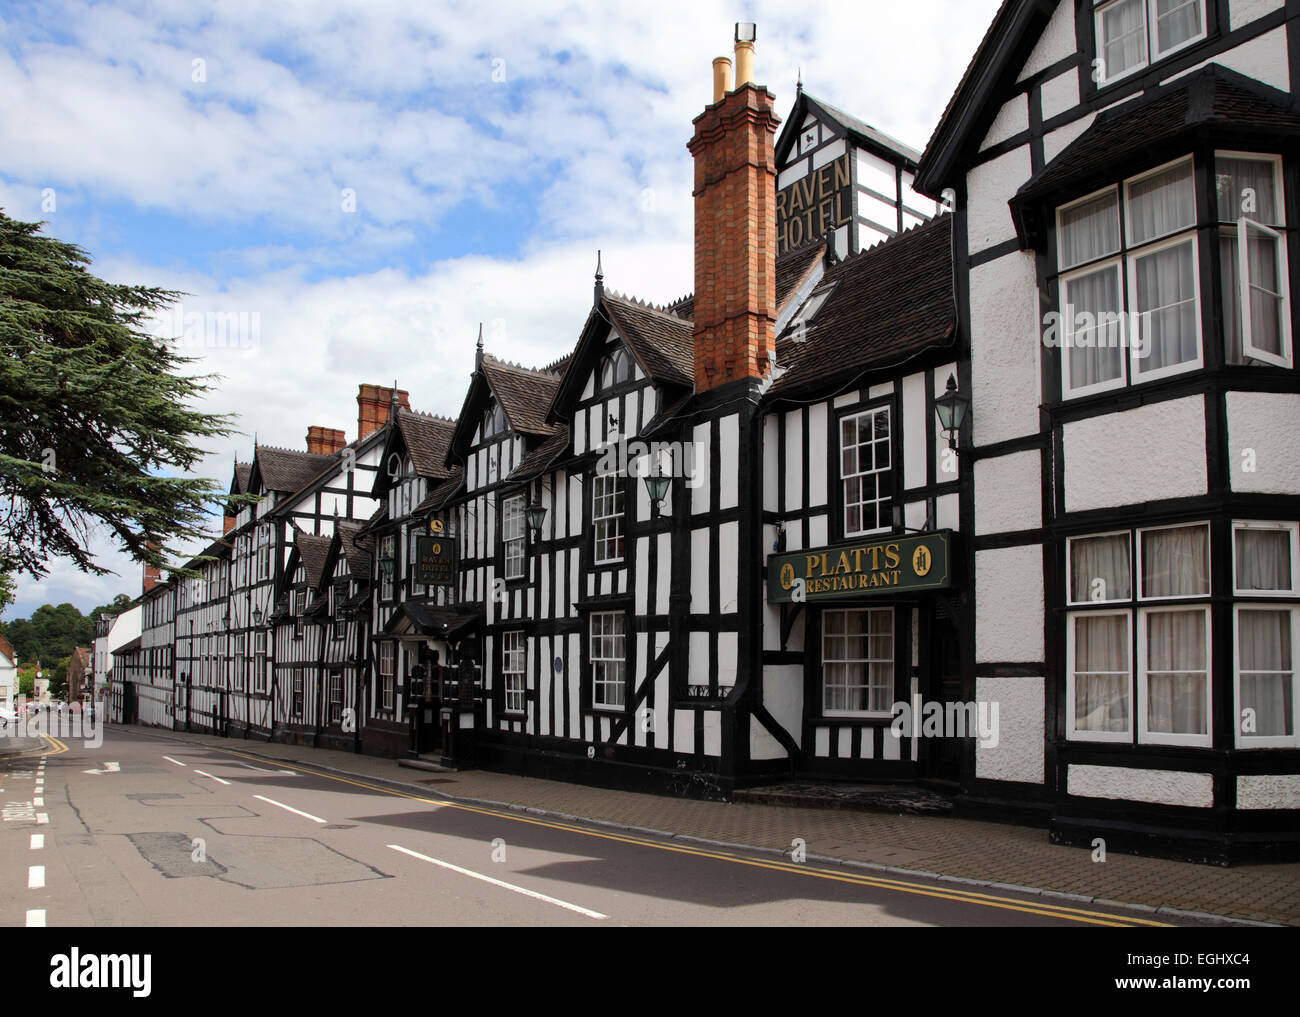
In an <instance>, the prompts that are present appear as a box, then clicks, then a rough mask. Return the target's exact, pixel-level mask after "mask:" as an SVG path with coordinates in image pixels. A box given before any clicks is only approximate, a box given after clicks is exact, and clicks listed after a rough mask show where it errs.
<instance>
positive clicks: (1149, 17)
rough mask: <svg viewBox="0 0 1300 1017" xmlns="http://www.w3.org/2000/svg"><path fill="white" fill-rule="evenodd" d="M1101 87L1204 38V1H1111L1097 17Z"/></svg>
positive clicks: (1099, 82)
mask: <svg viewBox="0 0 1300 1017" xmlns="http://www.w3.org/2000/svg"><path fill="white" fill-rule="evenodd" d="M1094 24H1095V30H1096V40H1097V61H1098V63H1097V65H1096V66H1097V74H1096V80H1097V82H1098V84H1101V85H1107V84H1110V83H1111V82H1112V81H1117V80H1119V79H1120V78H1123V77H1127V76H1128V75H1130V74H1133V73H1134V72H1136V71H1139V70H1141V69H1142V68H1143V67H1146V66H1147V65H1148V64H1151V63H1154V62H1155V61H1157V60H1163V59H1164V58H1165V57H1167V56H1169V55H1171V54H1173V53H1176V52H1178V51H1179V50H1180V49H1183V48H1185V47H1187V46H1190V45H1191V44H1192V43H1194V42H1197V41H1199V40H1201V39H1204V38H1205V35H1206V20H1205V0H1108V2H1105V3H1098V4H1097V7H1096V13H1095V16H1094Z"/></svg>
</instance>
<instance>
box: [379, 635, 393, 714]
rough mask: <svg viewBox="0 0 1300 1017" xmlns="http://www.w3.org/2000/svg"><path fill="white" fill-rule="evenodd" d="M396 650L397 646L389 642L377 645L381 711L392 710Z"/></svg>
mask: <svg viewBox="0 0 1300 1017" xmlns="http://www.w3.org/2000/svg"><path fill="white" fill-rule="evenodd" d="M396 650H397V644H396V643H393V642H391V641H389V642H383V643H380V644H379V707H380V709H382V710H391V709H392V708H393V699H394V695H393V684H394V675H395V673H396V671H395V668H394V663H395V659H396Z"/></svg>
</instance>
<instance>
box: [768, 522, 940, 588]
mask: <svg viewBox="0 0 1300 1017" xmlns="http://www.w3.org/2000/svg"><path fill="white" fill-rule="evenodd" d="M951 546H952V531H951V530H942V531H940V532H938V533H921V534H917V535H915V536H910V537H885V538H882V539H876V540H859V541H854V542H852V543H848V544H835V545H833V546H831V547H822V548H811V549H809V550H807V551H799V552H796V553H792V554H774V555H771V556H769V557H768V559H767V602H768V603H769V604H801V603H804V602H806V601H814V600H830V599H833V598H836V597H878V596H887V595H889V594H891V593H906V592H909V591H914V590H942V589H947V588H948V587H949V586H951V585H952V569H951Z"/></svg>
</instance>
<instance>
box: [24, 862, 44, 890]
mask: <svg viewBox="0 0 1300 1017" xmlns="http://www.w3.org/2000/svg"><path fill="white" fill-rule="evenodd" d="M44 887H45V866H44V865H29V866H28V867H27V889H29V890H41V889H44Z"/></svg>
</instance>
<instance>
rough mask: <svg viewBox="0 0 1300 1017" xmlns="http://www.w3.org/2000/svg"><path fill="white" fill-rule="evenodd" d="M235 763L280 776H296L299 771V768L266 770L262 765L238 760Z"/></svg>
mask: <svg viewBox="0 0 1300 1017" xmlns="http://www.w3.org/2000/svg"><path fill="white" fill-rule="evenodd" d="M235 765H237V766H247V767H248V768H249V769H250V770H256V771H257V772H258V773H274V774H275V775H277V776H279V777H296V776H298V771H297V770H264V769H262V768H261V767H260V766H250V765H249V764H248V763H240V762H236V764H235Z"/></svg>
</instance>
